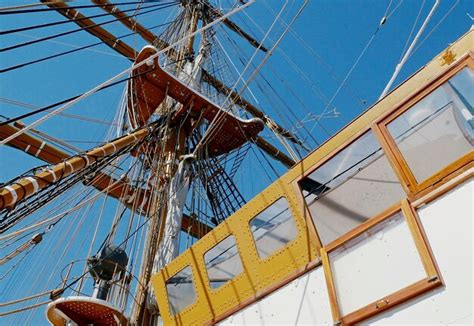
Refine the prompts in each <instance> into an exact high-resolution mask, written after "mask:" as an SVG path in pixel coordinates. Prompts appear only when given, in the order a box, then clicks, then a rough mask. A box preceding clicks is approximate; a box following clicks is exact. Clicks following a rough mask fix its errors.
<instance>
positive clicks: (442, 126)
mask: <svg viewBox="0 0 474 326" xmlns="http://www.w3.org/2000/svg"><path fill="white" fill-rule="evenodd" d="M473 88H474V73H473V71H472V70H470V69H469V67H466V68H464V69H463V70H461V71H460V72H458V73H457V74H456V75H454V76H453V77H451V79H449V80H448V81H447V82H446V83H444V84H442V85H441V86H439V87H438V88H436V89H435V90H434V91H433V92H431V93H430V94H429V95H427V96H426V97H425V98H423V99H422V100H421V101H419V102H418V103H416V104H415V105H414V106H412V107H411V108H410V109H408V110H407V111H405V112H403V113H402V114H401V115H400V116H398V117H397V118H396V119H394V120H393V121H392V122H390V123H389V124H388V125H387V129H388V131H389V133H390V135H391V136H392V138H393V139H394V141H395V143H396V144H397V147H398V149H399V150H400V152H401V154H402V156H403V158H404V160H405V161H406V163H407V164H408V166H409V168H410V170H411V172H412V173H413V176H414V177H415V179H416V180H417V181H418V183H421V182H422V181H424V180H426V179H427V178H429V177H431V176H432V175H433V174H435V173H436V172H438V171H440V170H442V169H443V168H444V167H446V166H448V165H449V164H450V163H452V162H454V161H455V160H457V159H459V158H461V157H463V156H464V155H466V154H467V153H469V152H470V151H472V150H473V145H474V119H473V114H474V110H473V105H474V92H473V91H472V90H473Z"/></svg>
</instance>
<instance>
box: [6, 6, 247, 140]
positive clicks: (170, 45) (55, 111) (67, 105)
mask: <svg viewBox="0 0 474 326" xmlns="http://www.w3.org/2000/svg"><path fill="white" fill-rule="evenodd" d="M255 1H256V0H250V1H249V2H247V3H245V4H243V5H241V6H239V7H237V8H234V9H232V10H231V11H230V12H228V13H226V14H225V15H223V16H221V17H219V18H217V19H215V20H214V21H212V22H211V23H209V24H206V25H204V26H202V27H201V28H199V29H197V30H196V31H194V32H193V33H190V34H188V35H185V36H183V37H182V38H181V39H179V40H177V41H176V42H173V43H171V44H169V45H168V46H167V47H165V48H163V49H161V50H159V51H158V52H157V53H155V54H153V55H152V56H150V57H149V58H148V60H154V59H155V58H157V57H158V56H159V55H160V54H162V53H165V52H166V51H168V50H170V49H172V48H173V47H174V46H176V45H179V44H181V43H182V42H183V41H185V40H187V39H189V38H191V37H193V36H195V35H197V34H199V33H201V32H203V31H205V30H207V29H209V28H211V27H212V26H214V25H216V24H218V23H219V22H221V21H223V20H225V19H226V18H228V17H230V16H232V15H234V14H235V13H237V12H239V11H241V10H243V9H245V8H247V7H248V6H250V5H252V4H253V3H254V2H255ZM148 60H145V61H142V62H140V63H137V64H135V65H133V66H132V67H130V68H127V69H125V70H124V71H122V72H121V73H119V74H117V75H115V76H114V77H112V78H110V79H108V80H106V81H105V82H103V83H101V84H99V85H97V86H96V87H94V88H92V89H90V90H89V91H87V92H85V93H83V94H82V95H80V96H79V97H77V98H75V99H72V100H71V101H69V102H68V103H66V104H65V105H63V106H61V107H60V108H57V109H55V110H54V111H51V112H50V113H48V114H47V115H45V116H43V117H42V118H40V119H38V120H36V121H35V122H33V123H31V124H29V125H28V126H25V128H23V129H21V130H20V131H18V132H16V133H15V134H13V135H11V136H10V137H7V138H6V139H4V140H2V141H0V145H4V144H6V143H8V142H9V141H10V140H12V139H14V138H16V137H17V136H18V135H21V134H23V133H25V132H27V131H28V130H30V129H32V128H34V127H36V126H37V125H39V124H41V123H43V122H44V121H46V120H48V119H49V118H50V117H52V116H55V115H57V114H58V113H60V112H62V111H64V110H66V109H67V108H69V107H71V106H72V105H74V104H76V103H77V102H79V101H81V100H82V99H84V98H87V97H89V96H90V95H92V94H94V93H96V92H97V91H98V90H100V89H101V88H103V87H105V86H107V85H109V84H110V83H112V82H114V81H115V80H117V79H119V78H120V77H122V76H124V75H126V74H128V73H130V72H132V71H133V70H135V69H137V68H139V67H141V66H143V65H145V64H146V63H147V62H148Z"/></svg>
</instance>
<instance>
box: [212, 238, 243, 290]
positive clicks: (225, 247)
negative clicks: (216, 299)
mask: <svg viewBox="0 0 474 326" xmlns="http://www.w3.org/2000/svg"><path fill="white" fill-rule="evenodd" d="M204 263H205V264H206V269H207V276H208V277H209V285H210V286H211V288H213V289H217V288H218V287H220V286H221V285H223V284H225V283H226V282H228V281H230V280H231V279H233V278H234V277H236V276H237V275H239V274H240V273H241V272H242V270H243V269H242V262H241V260H240V256H239V251H238V249H237V245H236V243H235V237H234V236H233V235H230V236H228V237H227V238H225V239H224V240H222V241H221V242H219V243H218V244H217V245H216V246H215V247H213V248H212V249H211V250H209V251H208V252H206V253H205V254H204Z"/></svg>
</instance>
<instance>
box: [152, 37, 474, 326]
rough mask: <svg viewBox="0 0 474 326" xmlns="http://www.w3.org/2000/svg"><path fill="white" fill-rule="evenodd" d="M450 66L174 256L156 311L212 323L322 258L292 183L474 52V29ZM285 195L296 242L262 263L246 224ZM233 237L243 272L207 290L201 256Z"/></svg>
mask: <svg viewBox="0 0 474 326" xmlns="http://www.w3.org/2000/svg"><path fill="white" fill-rule="evenodd" d="M449 50H450V56H452V58H453V60H454V61H452V62H450V63H448V62H447V61H446V60H442V59H441V58H442V57H443V55H445V52H443V53H441V54H440V55H438V56H437V57H436V58H434V59H433V60H432V61H431V62H430V63H428V64H427V65H426V66H425V67H424V68H422V69H421V70H420V71H419V72H417V73H416V74H415V75H413V76H412V77H411V78H409V79H408V80H407V81H405V82H404V83H403V84H402V85H400V86H399V87H397V88H396V89H395V90H394V91H392V92H391V93H390V94H388V95H387V96H386V97H384V98H383V99H382V100H380V101H379V102H378V103H376V104H375V105H374V106H372V107H371V108H369V109H368V110H367V111H366V112H364V113H363V114H361V115H360V116H359V117H358V118H356V119H355V120H354V121H353V122H351V123H350V124H349V125H348V126H347V127H346V128H344V129H343V130H342V131H341V132H339V133H338V134H336V135H335V136H334V137H332V138H331V139H329V140H328V141H327V142H326V143H324V144H323V145H322V146H320V147H319V148H318V149H316V150H315V151H313V152H312V153H311V154H309V155H308V156H307V157H306V158H304V159H303V160H302V161H300V162H299V163H298V164H296V165H295V166H294V167H292V168H291V169H290V170H289V171H288V172H287V173H286V174H285V175H283V176H282V177H280V178H279V179H278V180H276V181H275V182H274V183H273V184H272V185H270V186H269V187H268V188H267V189H265V190H264V191H263V192H262V193H260V194H259V195H257V196H256V197H254V198H253V199H252V200H251V201H250V202H249V203H247V204H246V205H245V206H244V207H242V208H241V209H240V210H238V211H237V212H236V213H234V214H233V215H232V216H231V217H229V218H228V219H227V220H226V221H224V222H223V223H221V224H220V225H219V226H217V227H216V228H215V229H214V230H213V231H211V232H210V233H208V234H207V235H206V236H205V237H203V238H202V239H201V240H199V241H198V242H197V243H196V244H194V245H193V246H192V247H191V248H189V249H188V250H186V251H185V252H184V253H183V254H181V255H180V256H179V257H177V258H176V259H175V260H174V261H173V262H171V263H170V264H169V265H167V266H166V267H165V268H164V269H162V270H161V271H160V272H159V273H157V274H155V275H154V276H153V277H152V279H151V281H152V285H153V288H154V291H155V294H156V296H157V300H158V305H159V307H160V313H161V314H162V317H163V320H164V321H165V323H166V324H170V325H171V324H178V325H200V324H206V323H212V322H213V321H215V320H216V319H219V318H220V317H222V316H223V315H225V314H228V313H229V312H232V311H234V310H238V309H239V308H240V307H242V306H243V305H244V304H245V303H247V302H249V301H250V300H252V299H256V298H259V297H260V296H261V294H262V293H264V292H265V291H267V290H268V289H271V288H276V287H277V286H279V285H282V284H284V283H285V281H286V280H288V279H289V278H290V277H291V276H292V275H295V274H296V273H297V272H298V271H300V270H302V269H304V268H306V266H307V264H308V263H310V262H312V261H314V260H316V259H318V258H320V257H319V248H320V245H319V243H320V242H319V240H318V239H317V236H316V234H315V232H314V229H313V227H312V226H311V225H308V223H310V222H309V221H310V219H309V218H308V217H307V216H306V215H305V214H306V213H305V212H306V210H305V208H304V204H303V201H302V200H301V197H300V194H299V193H298V188H297V185H296V182H297V181H298V180H299V179H300V178H301V176H302V175H304V174H305V173H307V172H308V171H310V170H312V169H314V167H315V166H316V165H318V164H319V163H320V162H321V161H322V160H324V159H325V158H326V157H327V156H328V155H332V154H333V153H335V152H336V151H337V150H338V149H340V148H341V146H343V145H344V144H347V143H348V142H350V141H351V140H352V139H354V138H356V137H357V136H359V135H360V134H362V133H363V132H365V131H367V130H368V129H369V128H370V127H371V125H372V124H373V123H376V122H377V121H379V120H381V119H382V118H383V117H384V116H386V115H387V114H389V113H391V112H393V111H394V110H396V109H397V108H398V107H400V106H401V105H403V103H405V102H406V101H407V100H408V99H409V98H410V97H412V96H414V95H415V94H417V93H418V92H419V91H420V90H421V89H422V88H423V87H426V85H428V84H429V83H430V82H432V81H433V80H435V79H437V78H438V77H440V76H442V75H443V74H444V73H446V72H447V71H448V70H449V68H450V66H451V65H452V64H453V63H455V62H457V60H459V59H460V58H462V57H464V56H465V55H466V54H469V53H471V55H472V53H473V51H474V30H471V31H469V32H468V33H466V34H465V35H464V36H462V37H461V38H460V39H459V40H458V41H457V42H456V43H454V44H452V45H451V46H450V47H449ZM282 196H284V197H286V199H287V200H288V202H289V206H290V208H291V211H292V213H293V216H294V218H295V224H296V226H297V229H298V235H297V237H296V239H294V240H293V241H291V242H290V243H288V244H287V245H286V246H285V247H283V248H281V249H280V250H278V251H277V252H275V253H274V254H272V255H271V256H270V257H267V258H266V259H264V260H262V259H261V258H260V257H259V256H258V253H257V250H256V248H255V244H254V241H253V238H252V235H251V232H250V228H249V221H250V220H251V219H252V218H253V217H254V216H256V215H257V214H258V213H260V212H261V211H263V210H264V209H265V208H267V207H268V206H269V205H271V204H272V203H273V202H275V201H276V200H277V199H279V198H280V197H282ZM230 234H232V235H234V237H235V239H236V242H237V246H238V249H239V253H240V256H241V259H242V264H243V269H244V271H243V272H242V273H241V274H240V275H238V276H236V277H235V278H234V279H233V280H231V281H229V282H227V283H226V284H224V285H222V286H221V287H219V288H217V289H211V288H210V286H209V281H208V278H207V274H206V269H205V265H204V259H203V256H204V254H205V253H206V252H207V251H208V250H210V249H211V248H213V246H215V245H216V244H217V243H218V242H219V241H221V240H223V239H224V238H226V237H227V236H228V235H230ZM186 266H190V267H191V268H192V272H193V282H194V286H195V290H196V294H197V299H196V302H195V303H194V304H191V305H190V306H189V307H187V308H185V309H184V310H183V311H181V312H180V313H178V314H177V315H176V316H172V315H171V313H170V309H169V303H168V298H167V293H166V281H167V280H168V279H169V278H171V277H172V276H174V275H175V274H176V273H178V272H179V271H180V270H182V269H183V268H185V267H186Z"/></svg>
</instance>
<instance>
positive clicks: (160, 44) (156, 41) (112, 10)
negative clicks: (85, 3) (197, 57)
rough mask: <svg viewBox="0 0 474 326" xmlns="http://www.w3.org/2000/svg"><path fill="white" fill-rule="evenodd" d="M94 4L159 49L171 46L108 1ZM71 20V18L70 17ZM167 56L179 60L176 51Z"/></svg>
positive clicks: (104, 0)
mask: <svg viewBox="0 0 474 326" xmlns="http://www.w3.org/2000/svg"><path fill="white" fill-rule="evenodd" d="M92 2H93V3H95V4H97V5H101V6H102V9H103V10H105V11H107V12H108V13H109V14H111V15H113V16H114V17H115V18H117V19H120V22H121V23H122V24H124V25H125V26H126V27H127V28H128V29H130V30H132V31H134V32H137V34H138V35H140V36H141V37H142V38H143V39H144V40H145V41H147V42H148V43H150V44H152V45H153V46H156V47H157V48H160V49H164V48H166V47H168V46H169V44H168V42H166V41H164V40H162V39H160V38H159V37H158V36H156V35H155V34H153V33H152V32H150V31H149V30H148V29H146V28H145V27H144V26H143V25H141V24H140V23H138V22H137V21H136V20H135V19H133V18H131V17H128V15H126V14H125V13H123V12H122V11H121V10H120V9H119V8H118V7H116V6H113V5H111V3H110V2H108V1H107V0H92ZM68 18H70V19H71V17H68ZM166 55H167V56H168V57H170V58H171V59H172V60H177V58H178V53H176V50H175V49H169V50H168V51H167V52H166Z"/></svg>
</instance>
